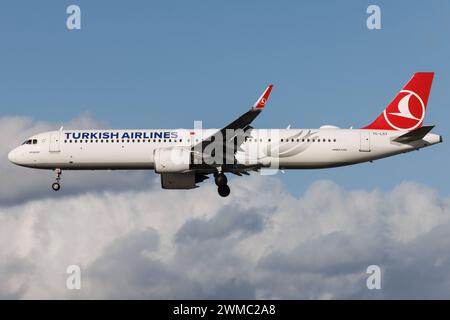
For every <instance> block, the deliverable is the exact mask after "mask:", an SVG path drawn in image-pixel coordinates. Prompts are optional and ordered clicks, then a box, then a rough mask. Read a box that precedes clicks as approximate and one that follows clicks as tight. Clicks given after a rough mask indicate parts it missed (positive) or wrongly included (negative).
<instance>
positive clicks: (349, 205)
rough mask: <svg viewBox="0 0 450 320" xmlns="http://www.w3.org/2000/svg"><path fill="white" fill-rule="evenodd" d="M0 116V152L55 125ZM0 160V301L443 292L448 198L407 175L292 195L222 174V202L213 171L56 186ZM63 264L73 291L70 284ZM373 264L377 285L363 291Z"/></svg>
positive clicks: (449, 242) (449, 235)
mask: <svg viewBox="0 0 450 320" xmlns="http://www.w3.org/2000/svg"><path fill="white" fill-rule="evenodd" d="M83 121H84V122H85V123H86V122H87V126H93V125H95V121H92V120H89V119H82V120H81V122H83ZM0 125H1V126H0V131H1V132H2V134H0V137H3V139H4V140H3V141H2V145H1V152H2V153H3V154H4V152H5V150H9V148H10V147H12V146H14V145H15V144H16V143H17V141H16V142H12V140H13V139H14V138H13V137H16V136H20V135H21V134H23V133H24V132H25V134H24V136H26V135H31V134H32V133H35V132H39V131H45V130H48V129H49V128H51V129H53V126H52V125H51V124H47V123H36V122H33V121H31V120H29V119H24V118H1V119H0ZM74 125H78V124H77V123H76V122H74ZM3 133H5V134H6V136H5V135H4V134H3ZM8 135H9V136H8ZM22 138H23V137H22ZM22 138H21V139H22ZM18 141H19V140H18ZM2 159H3V158H2ZM0 168H1V170H2V181H1V182H0V192H1V193H0V298H11V299H12V298H291V299H297V298H361V297H363V298H409V297H413V298H429V297H433V298H450V277H449V274H450V273H449V271H450V270H449V269H450V256H449V254H448V247H449V246H450V221H449V217H450V199H449V197H444V196H441V195H439V194H438V193H437V192H436V191H435V190H433V189H432V188H430V187H426V186H423V185H419V184H416V183H414V182H403V183H401V184H399V185H398V186H396V187H395V188H394V189H393V190H391V191H390V192H381V191H378V190H373V191H365V190H345V189H343V188H342V187H340V186H338V185H336V184H335V183H333V182H331V181H317V182H316V183H314V184H312V185H311V186H310V187H309V188H308V189H307V191H306V192H305V193H304V194H303V195H301V196H299V197H295V196H293V195H292V194H291V193H289V192H288V191H287V190H286V189H285V187H284V186H283V185H282V184H281V182H280V181H279V180H278V179H276V178H274V177H262V176H252V177H242V178H236V179H231V181H230V184H231V187H232V194H231V196H230V197H229V198H226V199H222V198H220V197H218V196H217V193H216V188H215V187H214V185H213V183H212V182H211V181H209V182H208V181H206V182H204V183H203V184H202V186H201V188H199V189H195V190H191V191H172V190H161V189H160V188H159V180H158V178H157V177H156V176H153V177H151V176H145V175H142V173H141V172H139V173H137V174H138V175H142V176H143V178H140V179H141V180H138V181H139V183H138V186H139V187H134V188H130V190H127V189H128V188H129V186H130V185H131V184H132V183H133V181H134V179H135V178H137V176H129V175H128V174H127V173H122V174H114V175H110V176H107V177H106V178H104V180H103V181H102V182H101V183H98V184H97V185H95V186H94V187H92V186H91V187H87V186H88V185H92V181H88V180H84V179H83V178H80V176H82V175H80V174H81V173H77V174H73V175H71V176H70V179H68V180H69V181H67V184H75V185H77V188H74V189H72V190H70V189H69V191H67V192H66V193H61V194H56V195H55V194H53V193H51V192H49V191H47V185H46V182H47V181H46V179H47V178H45V177H43V176H39V173H34V171H32V170H31V171H30V170H27V169H22V168H17V169H15V168H14V167H12V166H9V165H7V164H6V163H4V161H3V160H1V161H0ZM45 174H46V173H44V175H45ZM102 174H103V173H99V174H98V175H96V177H97V178H98V177H99V176H101V175H102ZM134 174H136V173H134ZM4 177H6V178H4ZM30 177H32V178H30ZM85 177H86V176H85ZM66 179H67V176H66ZM44 180H45V181H44ZM112 183H115V184H118V185H120V187H116V188H111V187H110V186H109V185H110V184H112ZM36 190H37V191H36ZM49 194H50V195H51V196H50V195H49ZM72 264H77V265H80V267H81V269H82V290H80V291H69V290H67V289H66V287H65V283H66V276H67V275H66V274H65V271H66V268H67V266H68V265H72ZM371 264H378V265H380V266H381V268H382V276H383V278H382V288H383V289H382V290H381V291H369V290H368V289H367V288H366V277H367V275H366V274H365V271H366V268H367V266H368V265H371Z"/></svg>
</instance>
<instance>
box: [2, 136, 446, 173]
mask: <svg viewBox="0 0 450 320" xmlns="http://www.w3.org/2000/svg"><path fill="white" fill-rule="evenodd" d="M215 132H217V129H205V130H189V129H176V130H172V129H161V130H158V129H148V130H147V129H146V130H104V129H103V130H68V131H65V130H64V131H62V130H61V131H52V132H46V133H41V134H38V135H35V136H33V137H31V139H32V140H35V143H33V142H32V143H31V144H24V145H21V146H19V147H17V148H16V149H14V150H13V151H11V153H10V154H9V156H8V157H9V159H10V161H12V162H13V163H15V164H18V165H21V166H25V167H31V168H38V169H56V168H58V169H61V170H102V169H111V170H116V169H117V170H119V169H126V170H129V169H154V168H155V161H154V151H155V149H158V148H170V147H185V148H186V149H189V148H192V147H193V146H195V145H196V144H197V143H198V142H199V141H201V140H202V139H207V138H208V136H210V135H212V134H214V133H215ZM405 132H406V131H395V130H365V129H339V128H321V129H253V130H252V131H251V135H250V136H249V138H248V139H247V140H246V141H245V142H244V143H243V144H242V145H241V146H240V149H239V150H238V152H237V153H236V159H237V160H238V163H239V165H242V166H252V165H256V164H260V165H261V166H262V167H277V168H280V169H313V168H328V167H337V166H344V165H350V164H354V163H360V162H366V161H372V160H376V159H380V158H385V157H389V156H392V155H395V154H399V153H404V152H409V151H412V150H416V149H420V148H423V147H427V146H430V145H433V144H436V143H439V142H442V138H441V136H439V135H437V134H432V133H428V134H427V135H426V136H425V137H424V138H423V139H421V140H417V141H414V142H411V143H408V144H405V143H398V142H395V141H393V139H395V138H396V137H398V136H400V135H402V134H404V133H405Z"/></svg>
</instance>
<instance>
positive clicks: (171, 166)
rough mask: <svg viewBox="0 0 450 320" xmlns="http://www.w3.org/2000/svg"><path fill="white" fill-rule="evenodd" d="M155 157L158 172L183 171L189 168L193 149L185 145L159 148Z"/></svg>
mask: <svg viewBox="0 0 450 320" xmlns="http://www.w3.org/2000/svg"><path fill="white" fill-rule="evenodd" d="M153 159H154V161H155V172H156V173H182V172H185V171H187V170H189V165H190V163H191V151H190V150H189V149H186V148H183V147H172V148H159V149H155V151H154V154H153Z"/></svg>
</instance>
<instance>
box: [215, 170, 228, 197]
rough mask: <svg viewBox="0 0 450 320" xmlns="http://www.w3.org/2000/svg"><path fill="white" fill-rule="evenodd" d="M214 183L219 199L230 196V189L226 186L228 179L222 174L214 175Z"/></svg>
mask: <svg viewBox="0 0 450 320" xmlns="http://www.w3.org/2000/svg"><path fill="white" fill-rule="evenodd" d="M214 181H215V183H216V185H217V192H218V193H219V195H220V196H221V197H228V196H229V195H230V192H231V190H230V187H229V186H228V185H227V183H228V179H227V177H226V176H225V175H224V174H223V173H222V172H220V173H216V174H215V175H214Z"/></svg>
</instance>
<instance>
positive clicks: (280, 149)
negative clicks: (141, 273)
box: [8, 72, 443, 197]
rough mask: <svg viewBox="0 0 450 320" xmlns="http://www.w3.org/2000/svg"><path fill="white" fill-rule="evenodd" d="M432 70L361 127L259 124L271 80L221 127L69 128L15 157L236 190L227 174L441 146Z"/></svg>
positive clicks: (40, 137)
mask: <svg viewBox="0 0 450 320" xmlns="http://www.w3.org/2000/svg"><path fill="white" fill-rule="evenodd" d="M433 77H434V73H433V72H417V73H415V74H414V75H413V76H412V78H411V79H410V80H409V81H408V82H407V84H406V85H405V86H404V87H403V89H402V90H401V91H400V92H398V94H397V95H396V96H395V98H394V99H393V100H392V102H391V103H390V104H389V105H388V106H387V107H386V109H385V110H384V111H383V112H382V113H381V114H380V115H379V116H378V118H376V119H375V120H374V121H373V122H372V123H371V124H369V125H367V126H365V127H362V128H360V129H353V128H350V129H341V128H339V127H336V126H332V125H324V126H321V127H320V128H318V129H291V128H288V129H254V128H253V127H252V126H251V123H252V122H253V120H254V119H255V118H256V117H257V116H258V115H259V114H260V113H261V112H262V111H263V110H264V107H265V105H266V102H267V100H268V98H269V95H270V93H271V91H272V87H273V85H269V86H268V87H267V89H266V90H265V91H264V93H263V94H262V95H261V96H260V97H259V99H258V100H257V101H256V102H255V104H254V105H253V106H252V107H251V108H250V110H248V111H247V112H245V113H244V114H242V115H241V116H240V117H238V118H237V119H236V120H234V121H232V122H231V123H229V124H228V125H227V126H225V127H223V128H222V129H202V128H194V129H142V130H112V129H111V130H105V129H98V130H64V129H63V128H61V129H60V130H57V131H50V132H44V133H40V134H36V135H34V136H32V137H30V138H28V139H27V140H26V141H25V142H24V143H23V144H22V145H21V146H18V147H17V148H15V149H14V150H12V151H11V152H10V153H9V154H8V159H9V160H10V161H11V162H12V163H14V164H16V165H19V166H23V167H28V168H34V169H49V170H53V171H54V173H55V182H54V183H53V184H52V189H53V190H54V191H58V190H60V188H61V185H60V180H61V174H62V171H63V170H154V171H155V172H156V173H158V174H160V176H161V186H162V188H164V189H193V188H197V187H199V186H198V184H199V183H200V182H202V181H204V180H206V179H208V178H209V176H210V175H213V176H214V181H215V184H216V185H217V188H218V193H219V195H220V196H222V197H227V196H228V195H229V194H230V187H229V186H228V179H227V176H226V175H225V174H226V173H228V174H234V175H237V176H242V175H249V174H250V173H251V172H258V171H261V170H270V169H275V170H285V169H319V168H332V167H340V166H347V165H353V164H357V163H363V162H372V161H374V160H378V159H381V158H386V157H390V156H393V155H397V154H401V153H406V152H410V151H413V150H419V149H421V148H425V147H429V146H431V145H434V144H437V143H441V142H442V141H443V139H442V136H440V135H438V134H434V133H431V132H430V131H431V130H432V129H433V127H434V126H423V125H422V124H423V121H424V118H425V111H426V107H427V102H428V97H429V93H430V89H431V85H432V81H433Z"/></svg>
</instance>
